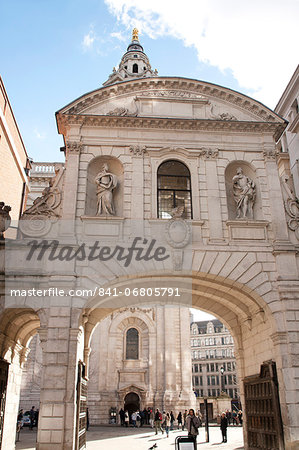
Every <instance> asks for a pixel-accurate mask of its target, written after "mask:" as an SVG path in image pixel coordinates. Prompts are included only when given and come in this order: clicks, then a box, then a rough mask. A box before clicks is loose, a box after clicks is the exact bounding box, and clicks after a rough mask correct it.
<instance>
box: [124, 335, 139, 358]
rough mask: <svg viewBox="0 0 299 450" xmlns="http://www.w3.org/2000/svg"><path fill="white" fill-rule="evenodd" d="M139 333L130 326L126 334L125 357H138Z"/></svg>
mask: <svg viewBox="0 0 299 450" xmlns="http://www.w3.org/2000/svg"><path fill="white" fill-rule="evenodd" d="M138 347H139V334H138V331H137V330H136V328H130V329H129V330H128V331H127V334H126V359H138V357H139V355H138Z"/></svg>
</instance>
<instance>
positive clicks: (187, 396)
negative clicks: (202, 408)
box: [178, 306, 199, 409]
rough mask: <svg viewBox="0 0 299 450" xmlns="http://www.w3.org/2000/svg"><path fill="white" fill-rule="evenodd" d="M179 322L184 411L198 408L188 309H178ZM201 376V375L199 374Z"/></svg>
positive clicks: (181, 398) (181, 395)
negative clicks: (193, 386)
mask: <svg viewBox="0 0 299 450" xmlns="http://www.w3.org/2000/svg"><path fill="white" fill-rule="evenodd" d="M178 320H179V327H180V349H179V350H178V351H179V352H180V355H181V361H180V379H181V393H180V399H179V400H180V403H182V402H183V404H184V405H183V406H184V409H187V408H188V407H189V408H194V409H195V407H196V397H195V395H194V392H193V388H192V361H191V346H190V313H189V308H188V307H185V306H183V307H180V308H178ZM198 375H199V373H198Z"/></svg>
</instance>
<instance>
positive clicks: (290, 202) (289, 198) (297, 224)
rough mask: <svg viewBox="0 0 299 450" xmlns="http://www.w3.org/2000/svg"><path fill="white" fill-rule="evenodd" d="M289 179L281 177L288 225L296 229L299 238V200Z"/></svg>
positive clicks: (292, 229) (293, 229) (291, 228)
mask: <svg viewBox="0 0 299 450" xmlns="http://www.w3.org/2000/svg"><path fill="white" fill-rule="evenodd" d="M288 181H289V178H288V177H287V176H284V177H282V178H281V185H282V189H283V196H284V208H285V211H286V213H287V216H288V220H287V224H288V227H289V229H290V230H291V231H294V233H295V236H296V238H297V239H298V240H299V200H298V198H297V197H296V196H295V194H294V192H293V190H292V189H291V188H290V186H289V184H288Z"/></svg>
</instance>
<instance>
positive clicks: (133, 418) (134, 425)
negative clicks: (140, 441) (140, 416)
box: [131, 411, 137, 428]
mask: <svg viewBox="0 0 299 450" xmlns="http://www.w3.org/2000/svg"><path fill="white" fill-rule="evenodd" d="M131 420H132V425H133V427H134V428H136V420H137V413H136V411H134V412H133V413H132V416H131Z"/></svg>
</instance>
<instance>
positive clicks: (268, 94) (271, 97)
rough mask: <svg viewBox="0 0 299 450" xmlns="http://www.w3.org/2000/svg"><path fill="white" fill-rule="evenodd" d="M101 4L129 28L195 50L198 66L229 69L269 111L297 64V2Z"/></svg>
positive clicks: (123, 0) (132, 0) (129, 0)
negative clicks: (199, 64) (199, 62)
mask: <svg viewBox="0 0 299 450" xmlns="http://www.w3.org/2000/svg"><path fill="white" fill-rule="evenodd" d="M105 2H106V4H107V5H108V6H109V9H110V11H111V12H112V13H113V14H114V15H115V16H116V17H117V19H118V20H119V21H120V22H121V23H123V24H124V25H125V26H126V27H127V28H132V27H133V26H137V28H139V29H140V30H141V31H142V34H147V35H149V36H150V37H152V38H158V37H159V36H172V37H175V38H178V39H181V40H182V41H183V42H184V44H185V45H186V46H194V47H195V48H196V50H197V54H198V59H199V61H201V62H205V63H209V64H210V65H212V66H216V67H218V68H219V69H220V70H222V71H224V70H226V69H230V70H231V71H232V74H233V76H234V77H235V78H236V79H237V80H238V82H239V84H240V86H241V87H242V88H243V89H246V90H251V91H252V92H253V93H252V96H253V97H255V98H256V99H258V100H260V101H262V102H263V103H265V104H267V105H268V106H270V107H274V106H275V105H276V103H277V101H278V100H279V97H280V95H281V94H282V92H283V90H284V88H285V86H286V84H287V82H288V81H289V79H290V77H291V75H292V74H293V72H294V70H295V68H296V66H297V64H298V61H297V60H296V59H295V58H296V57H297V54H296V50H295V49H296V48H297V42H298V37H297V35H298V33H297V30H298V12H299V2H298V0H284V2H281V1H280V0H263V1H261V0H251V1H249V2H247V1H246V2H245V1H241V0H227V1H226V2H223V0H185V1H184V2H174V1H173V0H163V1H161V0H151V1H150V2H148V1H147V0H105ZM174 75H175V74H174Z"/></svg>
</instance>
